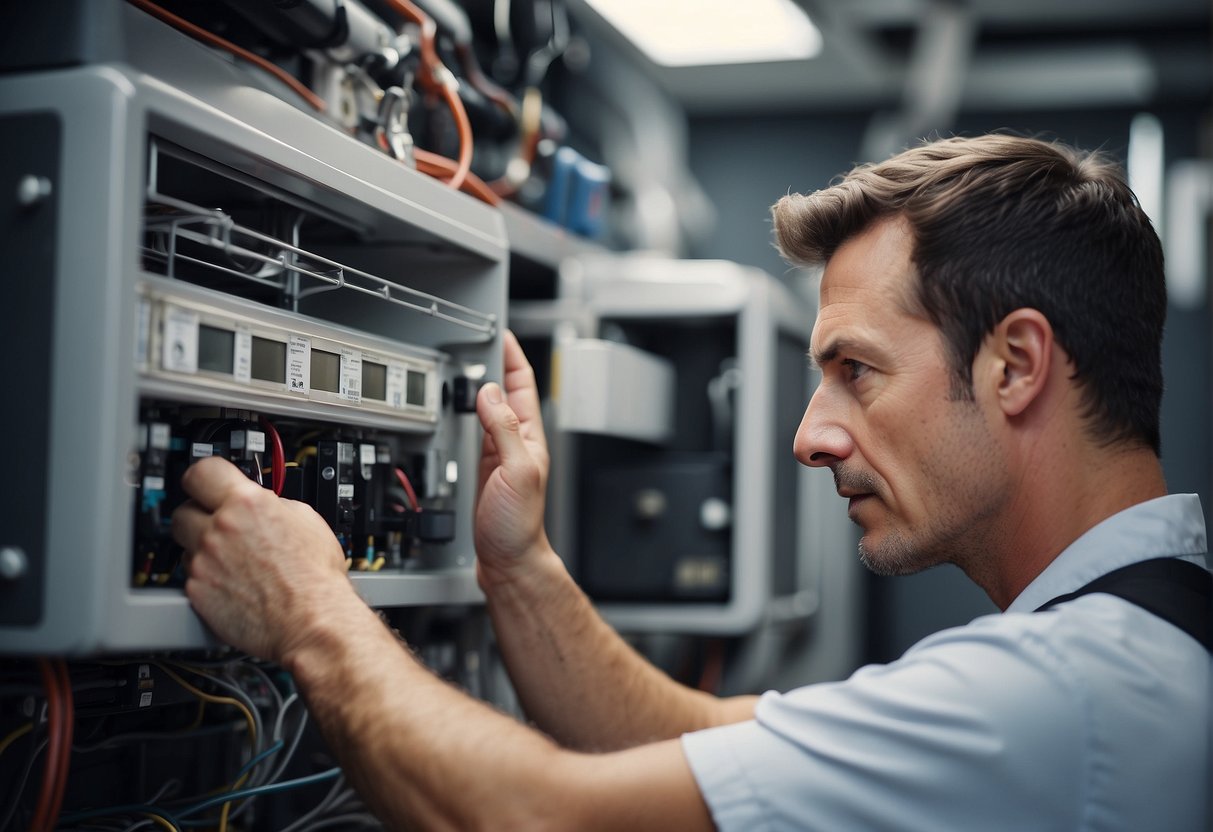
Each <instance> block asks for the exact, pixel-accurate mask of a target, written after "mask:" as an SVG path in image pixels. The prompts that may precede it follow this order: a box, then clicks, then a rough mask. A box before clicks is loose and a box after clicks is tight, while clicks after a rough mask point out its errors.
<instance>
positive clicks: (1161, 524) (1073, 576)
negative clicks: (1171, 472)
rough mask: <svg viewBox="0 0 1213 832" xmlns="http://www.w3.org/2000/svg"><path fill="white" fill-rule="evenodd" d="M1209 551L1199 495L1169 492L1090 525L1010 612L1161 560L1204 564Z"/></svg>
mask: <svg viewBox="0 0 1213 832" xmlns="http://www.w3.org/2000/svg"><path fill="white" fill-rule="evenodd" d="M1206 551H1208V543H1207V542H1206V539H1205V519H1204V513H1203V512H1202V511H1201V508H1200V498H1199V497H1198V496H1196V495H1195V494H1169V495H1167V496H1165V497H1157V498H1155V499H1153V500H1147V501H1146V502H1144V503H1138V504H1137V505H1135V506H1130V507H1129V508H1127V509H1125V510H1124V511H1121V512H1118V513H1116V514H1113V515H1112V516H1111V517H1109V518H1108V519H1106V520H1104V521H1102V522H1100V523H1098V524H1096V525H1095V526H1092V527H1091V528H1090V529H1088V530H1087V531H1086V532H1084V533H1083V535H1082V536H1081V537H1079V538H1078V539H1077V540H1075V541H1074V542H1073V543H1071V544H1070V545H1069V546H1067V547H1066V548H1065V549H1064V550H1063V551H1062V553H1061V554H1060V555H1058V556H1057V557H1056V558H1054V559H1053V562H1052V563H1050V564H1049V565H1048V566H1047V567H1046V568H1045V570H1044V571H1043V572H1041V573H1040V574H1039V575H1037V576H1036V579H1035V580H1034V581H1032V583H1030V584H1028V585H1027V587H1025V588H1024V591H1023V592H1021V593H1019V597H1017V598H1016V599H1015V600H1014V601H1012V602H1011V605H1010V606H1009V607H1007V610H1006V611H1007V612H1031V611H1032V610H1034V609H1036V608H1037V607H1039V606H1040V605H1041V604H1043V603H1045V602H1046V601H1051V600H1052V599H1054V598H1056V597H1057V596H1059V595H1065V594H1067V593H1070V592H1074V591H1075V590H1077V589H1080V588H1081V587H1083V586H1086V585H1087V584H1089V583H1090V582H1091V581H1093V580H1095V579H1096V578H1098V577H1100V576H1101V575H1106V574H1107V573H1109V572H1111V571H1112V570H1114V569H1119V568H1120V567H1122V566H1128V565H1129V564H1131V563H1137V562H1139V561H1143V560H1150V559H1152V558H1160V557H1176V556H1179V557H1184V559H1185V560H1191V561H1193V562H1194V563H1198V564H1200V565H1201V566H1203V565H1204V560H1203V558H1202V557H1200V556H1201V555H1203V554H1204V553H1205V552H1206Z"/></svg>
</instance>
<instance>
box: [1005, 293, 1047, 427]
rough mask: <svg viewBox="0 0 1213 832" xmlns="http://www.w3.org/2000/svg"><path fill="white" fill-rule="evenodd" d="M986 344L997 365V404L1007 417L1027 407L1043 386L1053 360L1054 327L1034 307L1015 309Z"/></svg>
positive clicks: (1021, 411) (1016, 414) (1041, 390)
mask: <svg viewBox="0 0 1213 832" xmlns="http://www.w3.org/2000/svg"><path fill="white" fill-rule="evenodd" d="M989 346H990V348H991V350H992V351H993V357H994V358H995V359H996V362H997V365H999V366H1000V368H1001V371H1002V375H1001V378H999V379H997V397H998V403H999V406H1001V407H1002V410H1003V412H1004V413H1005V414H1006V415H1008V416H1018V415H1019V414H1021V413H1023V412H1024V411H1025V410H1027V409H1028V406H1029V405H1031V404H1032V402H1033V401H1035V400H1036V398H1037V396H1039V395H1040V394H1041V393H1042V392H1043V391H1044V389H1045V385H1046V384H1047V383H1048V380H1049V372H1050V370H1051V369H1052V360H1053V327H1052V325H1051V324H1050V323H1049V319H1048V318H1046V317H1045V316H1044V315H1043V314H1041V313H1040V311H1038V310H1036V309H1028V308H1023V309H1016V310H1015V311H1014V312H1011V313H1010V314H1008V315H1007V316H1006V317H1005V318H1003V319H1002V320H1001V321H999V323H998V325H997V326H996V327H994V331H993V332H992V333H990V335H989Z"/></svg>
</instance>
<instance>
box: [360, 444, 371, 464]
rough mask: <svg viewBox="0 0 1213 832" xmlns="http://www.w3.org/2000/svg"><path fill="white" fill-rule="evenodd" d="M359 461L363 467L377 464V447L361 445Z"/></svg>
mask: <svg viewBox="0 0 1213 832" xmlns="http://www.w3.org/2000/svg"><path fill="white" fill-rule="evenodd" d="M358 461H359V462H361V463H362V464H363V465H374V464H375V446H374V445H361V446H359V448H358Z"/></svg>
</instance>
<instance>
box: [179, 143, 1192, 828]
mask: <svg viewBox="0 0 1213 832" xmlns="http://www.w3.org/2000/svg"><path fill="white" fill-rule="evenodd" d="M774 215H775V228H776V234H777V239H778V241H779V244H780V246H781V248H782V250H783V252H784V253H785V255H786V256H788V257H789V258H790V259H793V260H794V261H797V262H806V263H825V271H824V275H823V278H822V282H821V289H820V295H821V303H820V312H819V314H818V319H817V324H816V326H815V328H814V331H813V336H812V353H813V359H814V361H815V362H816V363H817V364H818V365H819V366H820V368H821V372H822V380H821V384H820V385H819V387H818V389H817V391H816V392H815V394H814V396H813V399H812V401H811V402H810V404H809V407H808V410H807V411H806V413H805V417H804V420H803V422H802V424H801V426H800V429H799V431H798V433H797V436H796V441H795V452H796V456H797V458H798V459H799V460H800V461H801V462H802V463H804V464H806V465H814V466H822V467H828V468H830V469H831V470H832V471H833V474H834V477H835V480H836V483H837V487H838V492H839V494H840V495H841V496H843V497H844V498H846V499H847V500H848V512H849V515H850V517H851V519H852V520H854V521H855V522H856V523H857V524H858V525H859V526H860V527H862V529H863V537H862V541H861V544H860V554H861V557H862V558H863V559H864V561H865V562H866V563H868V564H869V565H870V566H871V567H872V568H873V569H876V570H877V571H879V572H883V573H889V574H902V573H908V572H914V571H917V570H920V569H924V568H926V567H929V566H932V565H935V564H938V563H943V562H952V563H955V564H957V565H959V566H960V567H961V568H962V569H963V570H964V571H965V572H966V573H967V574H968V575H969V577H970V578H972V579H973V580H974V581H975V582H977V583H978V584H979V585H980V586H981V587H982V588H983V589H984V590H985V591H986V592H987V593H988V594H989V595H990V597H991V598H992V599H993V600H994V601H995V603H997V604H998V605H999V606H1000V607H1001V608H1003V609H1004V610H1005V612H1004V613H1003V614H1002V615H996V616H989V617H985V618H982V619H979V620H977V621H975V622H973V623H972V624H970V625H969V626H967V627H962V628H958V629H955V630H950V631H947V632H944V633H940V634H937V635H935V636H933V637H930V638H928V639H927V640H925V641H924V642H922V643H921V644H919V645H917V646H916V647H914V648H913V649H912V650H911V651H910V652H909V653H907V655H906V656H905V657H903V658H902V659H901V660H899V661H897V662H895V663H893V664H891V665H888V666H886V667H869V668H864V669H862V670H860V671H859V672H857V673H856V674H855V675H854V676H853V677H852V678H851V679H849V680H847V681H845V682H839V683H835V684H828V685H816V686H812V687H807V688H802V689H800V690H796V691H792V692H791V693H788V694H785V695H779V694H775V693H768V694H766V695H765V696H764V697H763V698H762V699H761V700H759V699H757V698H754V697H739V698H734V699H726V700H717V699H714V698H711V697H708V696H706V695H705V694H702V693H699V692H696V691H692V690H689V689H686V688H683V687H681V686H679V685H677V684H675V683H674V682H672V681H671V680H670V679H668V678H667V677H665V676H663V675H662V674H661V673H659V672H658V671H656V670H655V669H654V668H652V667H651V666H650V665H648V664H646V663H645V662H644V660H643V659H642V658H640V657H639V656H638V655H637V654H635V653H633V652H632V651H631V650H630V649H629V648H628V647H627V646H626V645H625V644H624V643H623V642H622V641H621V640H620V639H619V638H618V637H616V636H615V635H614V633H613V632H612V631H611V630H610V629H609V628H608V627H607V626H606V625H605V624H604V623H603V622H602V621H601V619H599V618H598V616H597V615H596V614H595V612H594V611H593V609H592V607H591V606H590V604H589V602H588V601H587V600H586V598H585V597H584V596H583V595H582V594H581V593H580V592H579V591H578V589H577V588H576V586H575V585H574V584H573V582H572V580H571V579H570V578H569V576H568V574H567V572H566V571H565V570H564V568H563V566H562V564H561V562H560V560H559V558H558V557H557V555H556V554H555V553H554V552H553V551H552V549H551V547H550V546H549V544H548V541H547V539H546V537H545V535H544V533H543V526H542V509H543V493H544V485H545V480H546V474H547V454H546V448H545V444H544V437H543V433H542V427H541V423H540V419H539V403H538V397H537V394H536V390H535V386H534V380H533V375H532V373H531V370H530V368H529V366H528V365H527V363H526V360H525V358H524V357H523V355H522V353H521V350H520V349H519V347H518V345H517V342H516V341H515V340H513V338H512V336H508V335H507V338H506V343H505V376H504V392H503V390H502V388H501V387H498V386H497V385H495V384H489V385H486V386H485V388H484V389H483V390H482V391H481V393H480V397H479V399H478V402H477V406H478V412H479V415H480V419H481V422H482V424H483V426H484V428H485V431H486V438H485V449H484V455H483V459H482V464H481V469H480V496H479V500H478V503H477V509H476V517H475V525H476V533H475V537H476V549H477V555H478V575H479V580H480V584H481V586H482V587H483V589H484V591H485V595H486V597H487V603H488V609H489V612H490V615H491V616H492V619H493V622H494V625H495V627H496V629H497V633H498V638H499V640H500V643H501V648H502V651H503V655H504V656H505V659H506V662H507V664H508V667H509V669H510V671H511V675H512V678H513V680H514V682H515V685H516V687H517V689H518V692H519V696H520V698H521V701H522V702H523V705H524V707H525V709H526V712H527V714H528V716H529V717H530V718H531V719H532V720H533V721H534V722H535V723H536V725H538V726H539V727H540V728H541V729H542V730H543V731H545V732H546V733H547V734H548V735H549V736H550V737H551V738H552V739H551V740H549V739H548V738H547V737H545V736H543V735H541V734H539V733H537V732H535V731H532V730H530V729H528V728H525V727H523V726H520V725H518V724H516V723H514V722H513V721H511V720H509V719H507V718H505V717H503V716H500V715H498V714H496V713H494V712H492V711H491V710H490V709H488V708H487V707H484V706H483V705H481V704H479V703H477V702H475V701H473V700H471V699H470V698H467V697H465V696H463V695H462V694H460V693H458V692H456V691H454V690H452V689H450V688H449V687H448V686H447V685H445V684H444V683H442V682H441V681H439V680H437V679H435V678H434V677H433V676H432V675H431V674H430V673H428V672H427V671H426V670H425V669H424V668H422V667H421V666H420V665H419V664H418V663H416V662H415V661H414V660H413V659H412V658H411V657H410V656H409V654H408V653H407V651H406V650H405V649H403V647H402V646H401V645H400V644H399V643H398V642H397V641H396V639H395V638H394V636H392V635H391V634H390V633H389V632H388V631H387V630H386V628H384V627H383V626H382V625H381V624H380V623H379V622H378V621H377V619H376V616H375V614H374V613H373V612H372V611H370V610H369V609H368V608H367V607H366V606H365V605H364V604H363V603H362V602H361V601H360V600H359V599H358V597H357V596H356V595H355V593H354V592H353V590H352V588H351V586H350V584H349V582H348V580H347V579H346V577H345V572H344V565H343V561H342V557H341V552H340V550H339V548H338V546H337V545H336V543H335V542H334V541H333V537H332V534H331V533H330V532H329V531H328V529H327V528H326V526H325V525H324V523H323V522H322V521H321V520H320V519H319V518H318V517H317V516H316V515H315V513H314V512H312V511H311V510H310V509H309V508H307V507H306V506H303V505H300V504H296V503H291V502H289V501H282V500H278V499H276V498H275V497H273V496H272V495H271V494H270V493H269V492H268V491H266V490H265V489H263V488H259V487H257V486H256V485H254V484H252V483H250V482H249V481H247V480H246V479H244V478H243V477H242V476H241V475H240V474H239V472H237V471H236V469H235V468H233V467H231V466H229V465H227V464H226V463H223V462H221V461H218V460H214V461H212V460H205V461H203V462H201V463H199V464H197V465H195V466H194V467H193V468H191V469H190V471H189V472H188V473H187V474H186V476H185V479H184V485H185V488H186V489H187V491H188V492H189V493H190V494H191V496H192V497H193V500H194V503H193V504H190V505H187V506H186V507H183V508H182V509H180V510H179V511H178V512H177V514H176V515H175V517H174V531H175V534H176V535H177V537H178V539H179V540H180V541H181V543H182V545H183V546H184V547H185V548H186V550H187V554H188V559H189V564H190V579H189V582H188V584H187V587H186V589H187V592H188V594H189V597H190V599H191V601H192V603H193V604H194V606H195V608H196V609H197V610H198V612H199V613H200V614H201V615H202V616H203V618H205V619H206V620H207V621H208V622H210V624H211V625H212V626H213V627H214V629H215V630H216V632H217V633H218V634H219V635H220V636H221V637H223V638H224V639H225V640H227V641H228V642H230V643H231V644H234V645H236V646H237V647H240V648H242V649H245V650H247V651H249V652H250V653H253V654H255V655H258V656H263V657H265V658H268V659H271V660H274V661H277V662H279V663H281V664H282V665H283V666H284V667H285V668H287V669H288V670H289V671H290V672H291V673H292V674H294V677H295V679H296V682H297V684H298V685H299V687H300V690H301V691H302V692H303V695H304V697H305V698H306V700H307V703H308V706H309V708H310V709H311V710H312V712H313V714H314V716H315V718H316V720H317V722H318V723H319V724H320V726H321V728H322V730H323V731H324V733H325V735H326V736H327V737H328V739H329V742H330V744H331V746H332V747H333V748H334V749H336V750H337V753H338V755H339V756H340V758H341V762H342V765H343V766H344V768H345V769H346V771H347V773H348V775H349V777H350V778H351V780H352V781H353V782H354V783H355V785H356V786H357V787H358V789H359V791H360V792H361V794H362V795H363V796H364V797H365V798H366V800H367V801H368V803H369V804H370V805H371V807H372V808H373V809H374V810H375V812H376V813H377V814H378V815H379V816H380V817H381V818H383V819H384V821H385V822H386V823H387V824H388V825H389V826H391V827H393V828H397V827H404V826H409V825H417V826H421V827H425V828H453V829H474V828H492V829H545V828H555V829H578V830H582V829H599V828H601V829H617V828H627V829H663V830H670V829H678V830H684V829H685V830H694V829H710V828H712V826H713V824H715V825H717V826H718V827H720V828H722V829H767V828H769V829H832V830H837V829H932V830H936V829H983V830H987V829H1002V828H1006V829H1033V830H1040V829H1059V830H1062V829H1064V830H1074V829H1124V830H1140V829H1168V830H1181V829H1200V828H1203V826H1204V824H1205V821H1206V808H1207V807H1206V793H1207V791H1208V789H1209V783H1210V761H1209V742H1208V737H1209V701H1210V696H1211V694H1213V685H1211V683H1210V677H1211V670H1210V656H1209V653H1208V651H1207V650H1206V649H1205V647H1204V646H1202V644H1201V643H1200V641H1198V640H1197V638H1194V637H1192V636H1191V635H1189V634H1188V633H1186V632H1184V631H1183V630H1182V629H1180V628H1179V627H1177V626H1175V625H1174V624H1173V623H1170V622H1169V621H1167V620H1164V619H1163V618H1161V617H1159V616H1158V615H1155V614H1152V613H1150V612H1147V611H1146V610H1145V609H1143V608H1142V607H1141V606H1139V605H1138V604H1135V603H1130V602H1129V601H1126V600H1124V599H1122V598H1118V597H1113V596H1112V595H1107V594H1088V595H1084V596H1082V597H1080V598H1078V599H1077V600H1074V601H1071V602H1069V603H1064V604H1061V605H1059V606H1056V607H1055V608H1054V609H1053V610H1052V611H1050V612H1042V613H1035V612H1034V610H1035V609H1036V608H1037V607H1039V606H1041V605H1043V604H1047V603H1048V602H1049V601H1051V600H1052V599H1054V598H1056V597H1057V596H1060V595H1064V594H1067V593H1071V592H1074V591H1076V590H1078V589H1080V588H1081V587H1083V586H1084V585H1085V584H1087V583H1088V582H1089V581H1090V580H1091V579H1093V578H1096V577H1098V576H1100V575H1103V574H1105V573H1108V572H1112V571H1113V570H1116V569H1118V568H1119V567H1122V566H1125V565H1127V564H1131V563H1134V562H1137V561H1145V560H1150V559H1154V558H1159V557H1164V556H1165V557H1168V558H1177V559H1181V560H1186V561H1190V562H1192V563H1200V562H1202V560H1203V558H1202V554H1203V552H1204V551H1205V549H1206V544H1205V535H1204V528H1203V522H1202V516H1201V511H1200V507H1199V504H1198V503H1197V501H1196V499H1195V498H1194V497H1191V496H1170V497H1169V496H1165V494H1166V487H1165V483H1164V482H1163V477H1162V473H1161V468H1160V466H1159V461H1158V409H1159V402H1160V398H1161V390H1162V384H1161V377H1160V370H1159V363H1160V361H1159V356H1160V342H1161V337H1162V324H1163V317H1164V312H1165V296H1164V289H1163V275H1162V257H1161V253H1160V248H1159V244H1158V239H1157V237H1156V236H1155V234H1154V232H1153V231H1152V230H1151V228H1150V226H1149V222H1148V220H1147V219H1146V217H1145V216H1144V214H1143V213H1142V212H1141V210H1140V209H1139V208H1138V207H1137V206H1136V204H1135V202H1134V200H1133V197H1132V195H1131V194H1130V193H1129V191H1128V189H1127V188H1126V187H1125V185H1124V184H1123V182H1122V181H1121V179H1120V178H1119V175H1118V174H1117V173H1116V171H1115V170H1114V169H1112V168H1111V167H1110V166H1109V165H1107V164H1105V163H1104V162H1102V161H1101V160H1100V159H1098V158H1096V157H1091V156H1086V155H1083V154H1080V153H1077V152H1075V151H1072V150H1069V149H1067V148H1065V147H1062V146H1058V145H1051V144H1046V143H1043V142H1038V141H1034V140H1028V139H1020V138H1013V137H1008V136H986V137H982V138H977V139H963V140H962V139H954V140H949V141H943V142H937V143H935V144H932V145H927V146H925V147H922V148H917V149H914V150H910V151H907V152H905V153H903V154H901V155H899V156H897V157H894V158H893V159H891V160H889V161H887V162H884V163H880V164H877V165H874V166H867V167H861V168H859V169H857V170H855V171H853V172H852V173H851V174H850V175H849V176H848V177H847V178H846V179H844V180H843V181H842V182H840V183H839V184H837V185H835V186H833V187H831V188H829V189H827V190H825V191H821V192H818V193H816V194H812V195H810V196H792V197H787V198H785V199H783V200H781V201H780V203H779V204H778V205H777V206H776V207H775V209H774ZM1202 577H1203V575H1202ZM1206 603H1207V602H1206ZM553 740H554V742H553Z"/></svg>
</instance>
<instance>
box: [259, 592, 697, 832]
mask: <svg viewBox="0 0 1213 832" xmlns="http://www.w3.org/2000/svg"><path fill="white" fill-rule="evenodd" d="M334 606H335V607H336V608H329V609H326V611H325V615H326V625H325V626H324V627H323V629H321V630H319V631H318V635H317V636H316V637H314V638H310V639H308V640H307V641H306V642H305V643H304V644H302V645H301V646H300V647H298V648H297V649H295V650H293V651H292V652H291V653H289V654H287V655H285V656H283V657H282V663H283V666H284V667H286V668H287V669H288V670H289V671H290V672H291V673H292V675H293V676H294V678H295V680H296V682H297V684H298V685H299V688H300V691H301V692H302V694H303V696H304V699H305V700H306V702H307V705H308V708H309V710H310V711H311V712H312V714H313V715H314V717H315V719H316V722H317V724H319V725H320V727H321V730H322V732H323V733H324V736H325V739H326V740H327V741H328V743H329V746H330V747H331V748H332V749H333V750H334V751H335V753H336V754H337V756H338V758H339V760H340V762H341V765H342V768H343V769H344V770H345V773H346V775H347V777H349V779H350V781H351V783H352V784H353V785H354V787H355V788H356V789H357V790H358V792H359V794H361V795H362V796H363V798H364V799H365V800H366V801H367V803H368V805H369V806H370V807H371V809H372V810H373V811H374V812H375V814H376V816H377V817H379V818H380V819H381V820H382V821H383V822H384V823H385V825H386V826H387V827H388V828H389V829H404V828H409V829H412V828H420V829H452V830H473V829H527V830H531V832H543V830H546V829H559V830H564V829H579V830H583V832H585V831H587V830H595V829H604V830H610V829H628V830H631V832H637V831H638V830H644V829H656V830H664V829H670V828H676V829H687V830H696V829H703V830H706V829H708V828H710V827H711V821H710V819H709V817H708V814H707V807H706V806H705V805H704V803H703V800H702V798H701V797H700V796H699V791H698V788H697V787H696V785H695V782H694V780H693V778H692V776H691V772H690V769H689V767H688V766H687V764H686V760H685V757H684V756H683V755H682V751H681V748H680V747H679V745H678V743H677V742H670V743H663V744H658V745H653V746H648V747H646V748H641V749H633V750H631V751H627V752H622V753H620V754H616V755H602V756H597V755H584V754H578V753H575V752H572V751H568V750H564V749H561V748H559V747H557V746H556V745H555V744H554V743H552V742H551V741H550V740H548V739H547V738H546V737H543V736H541V735H540V734H539V733H537V732H535V731H534V730H532V729H530V728H528V727H526V726H523V725H520V724H519V723H517V722H515V721H514V720H512V719H510V718H508V717H506V716H504V715H502V714H500V713H498V712H496V711H494V710H492V709H491V708H489V707H487V706H486V705H484V703H481V702H477V701H475V700H473V699H471V698H470V697H468V696H467V695H465V694H464V693H462V692H461V691H458V690H456V689H455V688H454V687H452V686H451V685H449V684H447V683H446V682H444V681H442V680H441V679H439V678H438V677H436V676H435V675H434V674H433V673H431V672H430V671H429V670H428V669H427V668H425V667H423V666H422V665H421V664H420V663H419V662H417V661H416V659H414V658H413V657H412V656H411V655H410V654H409V651H408V650H407V648H406V646H405V645H404V644H403V643H402V642H400V641H399V640H398V639H397V638H395V636H393V635H392V633H391V632H390V631H389V630H388V629H387V628H386V627H385V626H383V625H382V624H381V623H380V622H379V621H378V620H377V617H376V615H375V613H373V612H372V611H371V610H369V609H367V608H366V607H364V606H362V604H361V602H360V601H357V600H356V599H354V600H352V601H350V602H346V601H341V602H340V603H338V604H336V605H334ZM619 794H628V795H629V799H628V800H626V801H620V800H619V799H618V795H619Z"/></svg>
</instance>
